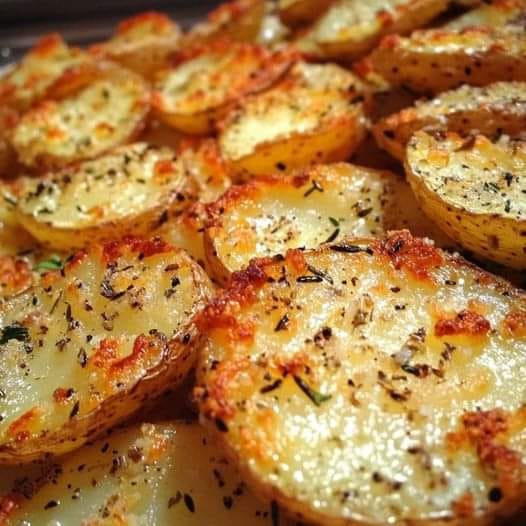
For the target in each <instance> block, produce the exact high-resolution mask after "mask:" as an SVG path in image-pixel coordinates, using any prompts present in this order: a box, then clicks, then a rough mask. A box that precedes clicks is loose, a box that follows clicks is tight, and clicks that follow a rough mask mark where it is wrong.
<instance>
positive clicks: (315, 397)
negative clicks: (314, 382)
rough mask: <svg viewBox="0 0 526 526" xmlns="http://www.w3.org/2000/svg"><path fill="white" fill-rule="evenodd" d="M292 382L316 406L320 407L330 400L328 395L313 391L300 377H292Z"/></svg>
mask: <svg viewBox="0 0 526 526" xmlns="http://www.w3.org/2000/svg"><path fill="white" fill-rule="evenodd" d="M294 381H295V382H296V385H297V386H298V387H299V388H300V389H301V390H302V391H303V392H304V393H305V394H306V395H307V397H308V398H309V399H310V401H311V402H312V403H313V404H314V405H316V406H318V407H319V406H320V405H321V404H322V403H323V402H327V401H328V400H330V399H331V398H332V395H330V394H323V393H320V392H318V391H315V390H314V389H313V388H312V387H311V386H310V385H309V384H307V383H306V382H305V380H303V378H301V377H300V376H294Z"/></svg>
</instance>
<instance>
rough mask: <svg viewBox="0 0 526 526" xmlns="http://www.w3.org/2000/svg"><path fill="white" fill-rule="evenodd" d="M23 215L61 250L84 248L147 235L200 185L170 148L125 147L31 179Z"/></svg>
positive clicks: (21, 203)
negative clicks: (166, 214) (167, 211)
mask: <svg viewBox="0 0 526 526" xmlns="http://www.w3.org/2000/svg"><path fill="white" fill-rule="evenodd" d="M20 187H21V188H20V190H19V196H18V203H17V218H18V220H19V221H20V223H21V224H22V226H23V227H24V228H26V229H27V230H28V231H29V232H30V233H31V234H32V235H33V236H34V237H35V238H36V239H38V240H39V241H40V242H41V243H43V244H44V245H46V246H49V247H52V248H54V249H57V250H71V249H75V248H82V247H84V246H86V245H88V244H89V243H95V242H100V241H108V240H111V239H116V238H119V237H122V236H124V235H129V234H134V235H146V234H148V232H151V231H152V230H153V229H154V228H155V227H156V226H157V224H158V222H159V220H160V217H161V216H162V214H163V213H165V210H167V209H169V208H171V209H173V210H179V211H180V210H182V209H183V208H185V207H186V206H188V205H189V204H190V202H191V200H193V199H195V198H196V194H197V185H196V184H195V183H194V182H193V180H192V179H191V177H189V176H188V175H187V173H186V171H185V167H184V166H183V164H182V162H181V161H180V160H178V159H177V156H176V154H175V153H174V151H173V150H171V149H169V148H155V147H152V146H149V145H148V144H146V143H135V144H130V145H127V146H122V147H120V148H117V149H116V150H113V151H112V152H111V153H108V154H106V155H104V156H102V157H99V158H98V159H95V160H93V161H85V162H84V163H82V164H79V165H76V166H73V167H71V168H64V169H62V170H61V171H57V172H52V173H49V174H48V175H45V176H44V177H39V178H38V179H37V178H28V177H27V178H25V179H23V180H22V181H21V183H20Z"/></svg>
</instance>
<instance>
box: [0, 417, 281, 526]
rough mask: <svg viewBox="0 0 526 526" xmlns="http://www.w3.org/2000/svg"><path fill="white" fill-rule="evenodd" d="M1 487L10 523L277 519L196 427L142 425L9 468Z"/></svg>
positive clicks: (243, 523)
mask: <svg viewBox="0 0 526 526" xmlns="http://www.w3.org/2000/svg"><path fill="white" fill-rule="evenodd" d="M189 458H191V459H192V461H191V462H188V459H189ZM80 466H82V468H81V467H80ZM0 488H2V489H4V494H3V495H1V494H0V503H1V504H0V506H1V507H2V508H3V509H6V508H9V511H8V512H6V513H5V516H4V515H3V514H2V510H1V509H0V520H2V524H4V525H5V526H14V525H15V524H26V525H27V526H30V525H31V526H37V525H39V524H50V523H53V524H85V525H88V524H89V525H92V526H95V525H97V526H98V525H101V526H102V524H105V525H108V526H109V525H110V524H111V525H115V524H141V525H142V524H146V523H150V524H158V525H163V524H164V525H167V524H177V526H204V525H214V526H247V524H250V525H254V526H271V525H272V524H273V522H272V521H273V520H275V517H273V516H272V515H273V513H272V511H271V506H270V504H267V503H264V502H260V501H258V500H256V499H255V498H254V497H253V496H252V495H251V494H250V493H249V492H248V490H247V488H246V485H245V484H244V482H243V481H242V479H241V477H240V475H239V473H238V471H237V470H236V468H235V467H234V466H233V465H232V464H231V463H230V462H229V461H228V460H227V459H226V458H225V455H224V454H223V453H222V452H221V450H220V449H219V448H218V446H217V445H216V443H215V441H214V440H213V438H212V437H211V436H209V434H208V433H206V431H205V430H204V429H203V428H202V427H201V426H199V425H198V424H196V423H187V422H172V423H160V424H155V425H153V424H142V425H137V426H133V427H130V428H128V429H126V430H124V431H119V432H114V433H113V434H111V435H110V436H108V437H105V438H103V439H101V440H99V441H97V442H95V443H92V444H88V445H85V446H84V447H83V448H82V449H80V450H79V451H76V452H75V453H73V454H71V455H68V456H66V457H64V458H61V459H59V460H57V459H54V460H52V461H44V462H41V463H38V464H34V465H30V466H27V465H25V466H16V467H13V468H11V467H5V466H3V467H2V480H1V481H0ZM153 488H155V491H154V492H152V489H153ZM2 497H3V498H2ZM274 514H275V513H274ZM274 524H275V522H274ZM280 524H281V522H280ZM287 524H289V525H290V523H287ZM284 525H285V523H284ZM285 526H286V525H285ZM290 526H291V525H290Z"/></svg>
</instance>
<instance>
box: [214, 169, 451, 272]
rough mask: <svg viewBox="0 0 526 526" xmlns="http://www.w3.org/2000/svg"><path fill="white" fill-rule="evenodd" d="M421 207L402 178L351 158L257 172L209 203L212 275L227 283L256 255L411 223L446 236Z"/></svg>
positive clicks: (421, 230) (419, 230)
mask: <svg viewBox="0 0 526 526" xmlns="http://www.w3.org/2000/svg"><path fill="white" fill-rule="evenodd" d="M418 209H419V207H418V205H417V203H416V201H415V199H414V197H413V195H412V193H411V190H410V188H409V187H408V184H407V183H406V182H405V181H404V179H403V178H401V177H398V176H396V175H394V174H392V173H390V172H381V171H378V170H372V169H368V168H363V167H360V166H355V165H352V164H346V163H336V164H330V165H320V166H315V167H313V168H311V169H309V170H305V171H304V172H302V174H301V175H296V176H293V177H290V178H284V177H279V176H275V177H266V178H259V179H255V180H253V181H251V182H249V183H247V184H245V185H242V186H235V187H233V188H232V189H231V190H230V191H228V192H227V193H226V194H225V195H224V196H222V197H221V198H220V199H218V200H217V201H216V202H215V203H213V204H212V205H210V206H209V207H208V208H207V215H208V220H207V227H206V229H205V233H204V242H205V254H206V260H207V263H208V267H209V268H210V270H211V272H212V273H213V275H214V277H215V278H216V279H218V280H220V281H222V282H226V281H228V279H229V277H230V275H231V273H232V272H235V271H237V270H241V269H243V268H245V267H246V266H247V265H248V263H249V262H250V260H251V259H253V258H255V257H267V256H274V255H276V254H284V253H285V252H286V251H287V250H288V249H291V248H299V247H304V248H316V247H317V246H318V245H320V244H321V243H327V242H332V241H335V240H338V239H341V238H344V237H346V236H350V235H352V236H360V237H365V236H375V235H380V234H383V233H384V231H387V230H392V229H397V228H398V229H399V228H409V229H411V230H412V231H415V233H418V234H424V235H427V236H430V237H432V238H439V239H443V238H444V236H440V235H435V234H436V231H437V229H436V228H434V227H433V226H432V225H431V224H430V222H429V221H426V220H425V218H424V219H422V213H421V211H420V213H418ZM412 210H417V212H416V213H415V217H412V216H411V211H412Z"/></svg>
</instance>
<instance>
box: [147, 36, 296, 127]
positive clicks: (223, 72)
mask: <svg viewBox="0 0 526 526" xmlns="http://www.w3.org/2000/svg"><path fill="white" fill-rule="evenodd" d="M292 62H293V55H292V54H290V53H287V52H284V53H282V52H279V53H272V52H270V51H268V50H266V49H265V48H263V47H261V46H257V45H254V44H249V43H242V42H238V43H235V42H229V41H227V40H220V41H216V42H214V43H212V44H208V45H205V46H203V47H202V48H199V49H197V50H191V51H190V52H189V53H188V56H187V57H186V58H184V59H183V60H182V62H181V63H180V64H179V65H178V66H177V67H176V68H175V69H168V70H165V71H163V72H161V73H159V76H158V79H157V82H156V83H155V87H154V93H153V107H154V110H155V111H156V113H157V115H158V117H159V118H160V119H161V120H163V121H164V122H166V123H167V124H169V125H170V126H173V127H174V128H176V129H178V130H180V131H182V132H184V133H190V134H201V135H203V134H207V133H211V132H213V131H214V130H215V129H216V123H217V121H218V120H219V119H222V118H223V117H224V116H225V114H226V112H227V111H228V109H230V108H231V107H232V105H233V104H235V103H236V102H237V100H238V99H239V98H240V97H244V96H246V95H248V94H250V93H256V92H258V91H261V90H263V89H265V88H268V87H269V86H270V85H272V84H273V83H275V82H276V81H277V80H278V79H279V78H280V77H281V76H282V75H283V74H284V73H285V72H286V71H287V69H288V68H289V67H290V66H291V65H292Z"/></svg>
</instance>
